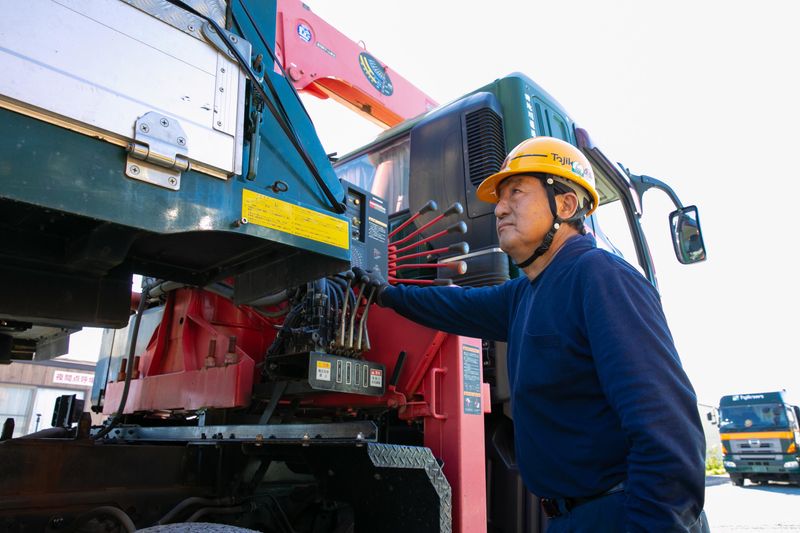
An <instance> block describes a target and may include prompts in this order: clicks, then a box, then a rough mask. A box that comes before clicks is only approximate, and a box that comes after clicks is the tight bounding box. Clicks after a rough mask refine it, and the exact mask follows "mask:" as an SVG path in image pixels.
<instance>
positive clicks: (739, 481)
mask: <svg viewBox="0 0 800 533" xmlns="http://www.w3.org/2000/svg"><path fill="white" fill-rule="evenodd" d="M731 483H733V484H734V485H736V486H737V487H744V476H736V475H733V474H731Z"/></svg>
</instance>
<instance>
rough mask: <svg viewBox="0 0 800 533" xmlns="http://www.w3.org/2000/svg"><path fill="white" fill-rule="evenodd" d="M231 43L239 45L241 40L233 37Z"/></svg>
mask: <svg viewBox="0 0 800 533" xmlns="http://www.w3.org/2000/svg"><path fill="white" fill-rule="evenodd" d="M231 42H232V43H238V42H239V39H237V38H236V36H235V35H231Z"/></svg>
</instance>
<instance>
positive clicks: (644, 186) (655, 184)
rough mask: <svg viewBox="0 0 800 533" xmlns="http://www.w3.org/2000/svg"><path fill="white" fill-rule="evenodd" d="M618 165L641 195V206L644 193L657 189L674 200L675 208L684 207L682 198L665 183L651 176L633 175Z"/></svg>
mask: <svg viewBox="0 0 800 533" xmlns="http://www.w3.org/2000/svg"><path fill="white" fill-rule="evenodd" d="M617 164H618V165H619V166H620V167H621V168H622V170H623V171H625V174H627V175H628V179H630V180H631V185H633V189H634V190H635V191H636V194H637V195H639V203H640V204H641V203H642V197H643V196H644V193H645V192H646V191H647V190H649V189H651V188H655V189H659V190H661V191H664V192H665V193H667V196H669V198H670V200H672V203H673V204H675V207H676V208H677V209H681V208H682V207H683V204H682V203H681V201H680V198H678V195H677V194H676V193H675V191H674V190H672V187H670V186H669V185H667V184H666V183H664V182H663V181H661V180H658V179H656V178H653V177H651V176H644V175H642V176H638V175H636V174H633V173H631V172H630V171H629V170H628V169H627V168H625V167H623V166H622V164H620V163H617Z"/></svg>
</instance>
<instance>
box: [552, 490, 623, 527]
mask: <svg viewBox="0 0 800 533" xmlns="http://www.w3.org/2000/svg"><path fill="white" fill-rule="evenodd" d="M622 490H625V482H624V481H623V482H620V483H617V484H616V485H614V486H613V487H611V488H610V489H608V490H607V491H605V492H604V493H602V494H596V495H594V496H586V497H583V498H542V499H541V500H540V501H541V503H542V511H544V514H545V515H546V516H547V518H556V517H559V516H561V515H563V514H566V513H568V512H570V511H572V510H573V509H575V508H576V507H578V506H579V505H583V504H584V503H587V502H590V501H592V500H596V499H598V498H602V497H603V496H608V495H609V494H614V493H615V492H620V491H622Z"/></svg>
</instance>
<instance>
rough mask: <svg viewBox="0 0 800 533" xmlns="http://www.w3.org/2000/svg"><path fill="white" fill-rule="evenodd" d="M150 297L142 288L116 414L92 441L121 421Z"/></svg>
mask: <svg viewBox="0 0 800 533" xmlns="http://www.w3.org/2000/svg"><path fill="white" fill-rule="evenodd" d="M149 297H150V290H149V287H143V288H142V296H141V298H140V299H139V307H138V308H137V309H136V318H135V319H134V321H133V331H132V332H131V345H130V348H129V349H128V361H127V364H126V366H125V369H126V372H125V385H124V387H123V388H122V397H121V398H120V399H119V407H118V408H117V412H116V413H114V418H112V419H111V422H109V423H108V425H106V427H104V428H103V429H101V430H100V431H99V432H97V434H96V435H95V436H94V437H93V438H94V440H100V439H102V438H103V437H105V436H106V435H108V434H109V433H110V432H111V430H112V429H114V428H115V427H117V426H118V425H119V423H120V421H121V420H122V412H123V411H124V410H125V404H126V403H127V401H128V391H129V390H130V388H131V377H132V376H133V361H134V356H135V355H136V340H137V339H138V338H139V326H140V325H141V324H142V313H144V308H145V307H146V306H147V300H148V299H149Z"/></svg>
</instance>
